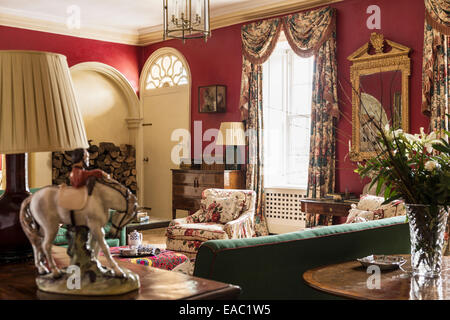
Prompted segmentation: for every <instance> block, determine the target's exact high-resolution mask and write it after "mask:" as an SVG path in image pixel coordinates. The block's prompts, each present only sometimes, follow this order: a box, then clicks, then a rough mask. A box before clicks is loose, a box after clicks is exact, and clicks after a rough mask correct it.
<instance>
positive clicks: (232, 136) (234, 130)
mask: <svg viewBox="0 0 450 320" xmlns="http://www.w3.org/2000/svg"><path fill="white" fill-rule="evenodd" d="M219 131H220V134H219V135H218V136H217V140H216V144H217V145H218V146H226V160H227V161H226V162H225V163H226V169H228V170H239V164H238V163H239V161H238V158H239V157H238V146H245V127H244V123H243V122H222V123H221V124H220V129H219ZM229 146H231V147H232V148H231V151H232V152H233V159H232V164H230V163H229V162H230V161H229V160H231V159H230V158H231V157H230V156H229V155H230V153H231V152H230V149H229V148H228V147H229Z"/></svg>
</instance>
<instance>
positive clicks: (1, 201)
mask: <svg viewBox="0 0 450 320" xmlns="http://www.w3.org/2000/svg"><path fill="white" fill-rule="evenodd" d="M88 147H89V144H88V142H87V138H86V131H85V128H84V124H83V119H82V117H81V113H80V110H79V108H78V105H77V102H76V99H75V94H74V90H73V85H72V78H71V76H70V73H69V67H68V65H67V60H66V57H65V56H63V55H60V54H56V53H49V52H38V51H12V50H6V51H4V50H0V154H6V161H5V162H6V163H5V167H6V170H5V171H6V190H5V193H4V194H3V196H2V197H1V198H0V263H4V262H14V261H17V260H21V259H24V258H27V257H30V255H31V245H30V243H29V241H28V239H27V237H26V236H25V234H24V232H23V231H22V227H21V225H20V221H19V210H20V205H21V203H22V201H23V200H24V199H25V198H27V197H28V196H29V195H30V193H29V189H28V179H27V176H28V174H27V166H26V159H27V153H29V152H48V151H65V150H73V149H76V148H88Z"/></svg>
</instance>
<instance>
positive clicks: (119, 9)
mask: <svg viewBox="0 0 450 320" xmlns="http://www.w3.org/2000/svg"><path fill="white" fill-rule="evenodd" d="M276 2H280V1H279V0H210V3H211V17H214V16H219V15H224V14H230V13H233V12H238V11H242V10H248V9H254V8H257V7H261V6H264V5H267V4H273V3H276ZM73 5H76V6H78V7H79V8H80V17H81V27H83V26H85V27H90V28H106V29H110V30H120V31H122V32H124V33H136V32H139V29H143V28H146V29H147V28H153V27H159V26H161V25H162V11H163V0H0V15H1V14H2V13H5V14H9V15H17V16H20V17H24V18H32V19H39V20H43V21H48V22H56V23H65V22H66V20H67V17H68V16H69V13H68V12H67V10H68V8H69V7H70V6H73Z"/></svg>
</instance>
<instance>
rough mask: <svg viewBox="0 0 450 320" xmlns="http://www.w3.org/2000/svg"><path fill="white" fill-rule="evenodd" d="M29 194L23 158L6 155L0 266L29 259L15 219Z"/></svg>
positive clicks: (0, 199)
mask: <svg viewBox="0 0 450 320" xmlns="http://www.w3.org/2000/svg"><path fill="white" fill-rule="evenodd" d="M29 195H30V193H29V192H28V186H27V180H26V155H25V154H15V155H6V191H5V193H4V194H3V195H2V197H0V263H14V262H20V261H23V260H24V259H28V258H30V254H31V257H32V252H33V251H32V247H31V244H30V242H29V241H28V238H27V236H26V235H25V233H24V232H23V230H22V226H21V225H20V220H19V212H20V206H21V205H22V202H23V200H25V199H26V198H27V197H28V196H29Z"/></svg>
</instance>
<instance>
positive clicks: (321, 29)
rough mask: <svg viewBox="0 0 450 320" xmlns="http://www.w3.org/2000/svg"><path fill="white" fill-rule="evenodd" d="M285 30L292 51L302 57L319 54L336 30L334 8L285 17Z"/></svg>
mask: <svg viewBox="0 0 450 320" xmlns="http://www.w3.org/2000/svg"><path fill="white" fill-rule="evenodd" d="M283 28H284V33H285V35H286V38H287V40H288V42H289V44H290V46H291V48H292V50H293V51H294V52H295V53H296V54H298V55H299V56H300V57H303V58H308V57H311V56H312V55H315V54H317V52H318V51H319V49H320V47H321V46H322V45H323V44H324V43H325V41H327V40H328V39H329V38H330V36H331V34H332V32H333V31H334V30H335V29H336V15H335V10H334V9H332V8H325V9H322V10H314V11H307V12H302V13H296V14H292V15H288V16H286V17H283Z"/></svg>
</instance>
